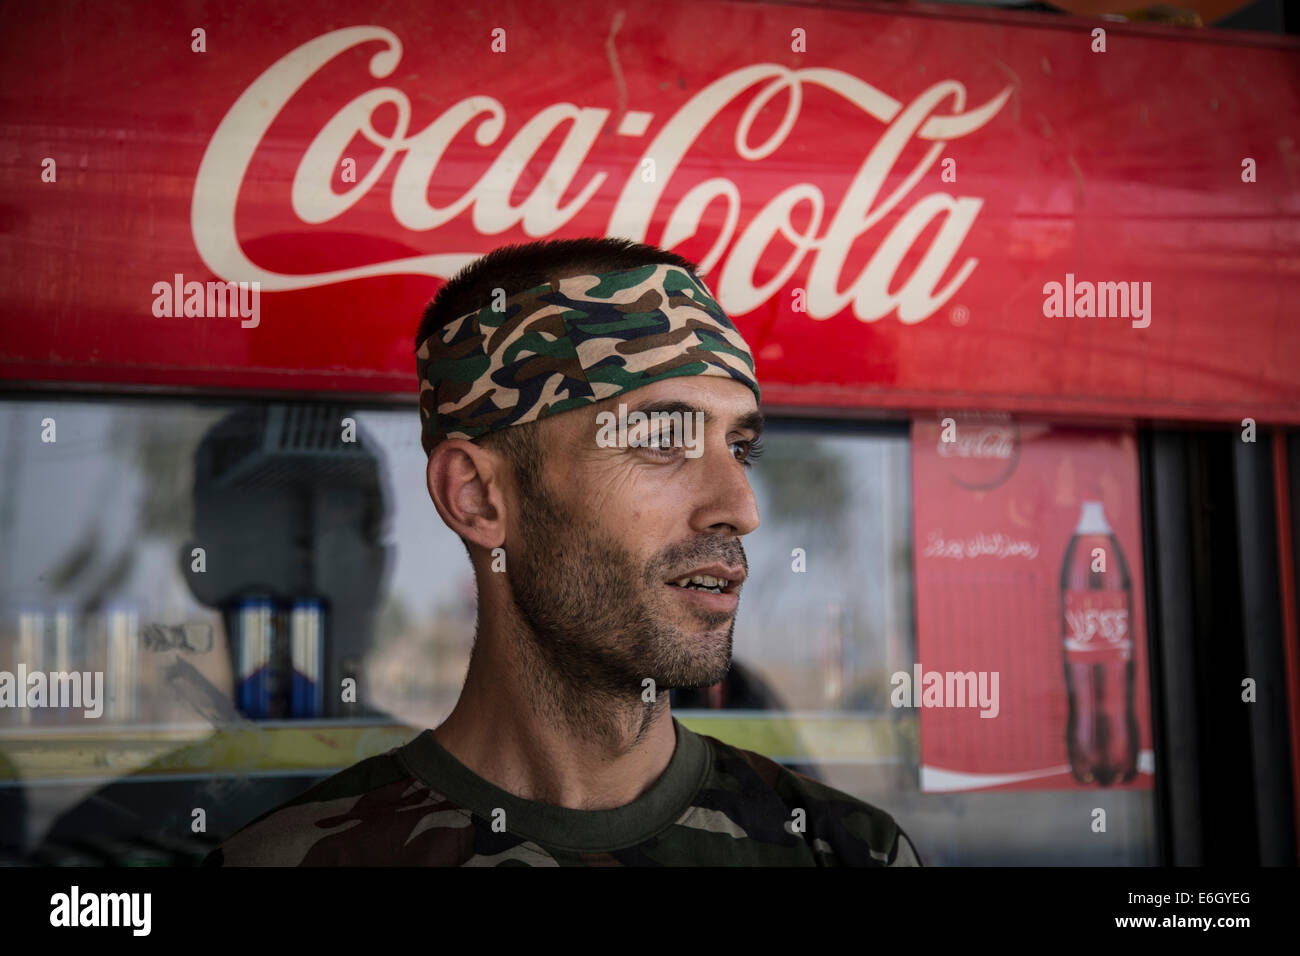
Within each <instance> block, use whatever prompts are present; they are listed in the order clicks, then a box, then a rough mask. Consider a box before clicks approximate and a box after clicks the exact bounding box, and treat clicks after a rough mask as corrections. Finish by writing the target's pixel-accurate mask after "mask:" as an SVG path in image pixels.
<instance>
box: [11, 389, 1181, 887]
mask: <svg viewBox="0 0 1300 956" xmlns="http://www.w3.org/2000/svg"><path fill="white" fill-rule="evenodd" d="M340 437H344V440H343V441H342V442H340V440H339V439H340ZM348 438H352V439H355V440H352V441H349V440H347V439H348ZM51 439H53V440H51ZM0 441H2V442H3V446H2V447H3V448H4V456H3V462H2V463H0V537H2V539H3V545H2V546H0V671H9V672H11V673H14V674H17V673H18V671H19V668H20V667H21V668H22V669H23V670H25V671H26V672H28V673H30V672H35V671H43V672H46V673H48V672H61V673H70V672H74V671H75V672H81V673H83V674H84V673H86V672H90V673H91V674H92V675H93V674H94V673H101V674H102V675H103V684H104V686H103V687H102V690H101V692H100V693H99V694H98V695H96V692H95V687H94V683H95V681H94V678H93V677H92V678H91V680H90V681H88V682H87V686H86V687H84V688H81V690H82V691H83V693H82V697H81V700H79V701H76V702H75V703H79V704H80V705H81V706H50V705H51V704H52V703H59V702H60V701H58V700H55V699H53V698H52V697H47V698H46V700H45V701H44V703H45V704H46V706H43V707H17V706H14V707H4V708H0V853H4V854H6V855H7V856H8V857H11V858H13V857H16V858H24V857H26V858H29V859H30V858H32V855H33V854H35V859H36V860H38V861H39V862H44V863H77V862H91V863H103V862H136V863H150V862H155V863H166V862H172V863H175V862H185V861H193V860H197V859H198V858H199V857H201V855H202V854H203V853H205V852H206V851H207V849H208V848H209V847H211V846H212V845H214V844H215V843H216V842H218V841H219V840H221V839H223V838H224V837H225V836H227V835H228V834H229V833H231V832H233V831H234V830H235V829H237V828H238V827H239V826H242V825H243V824H244V823H246V822H248V821H249V820H250V819H252V818H253V817H254V816H256V815H257V814H259V813H261V812H263V811H265V810H266V809H269V808H270V807H272V806H274V805H276V804H278V803H280V802H283V801H284V800H287V799H289V798H290V797H292V796H294V795H296V794H297V793H299V792H301V791H302V790H303V789H305V788H306V787H307V786H309V785H310V784H311V783H313V782H315V781H316V780H319V779H323V778H324V777H325V776H328V775H330V774H332V773H334V772H335V771H337V770H339V769H342V768H343V767H346V766H349V765H351V764H352V763H354V762H356V761H357V760H360V759H362V758H364V757H366V756H369V755H371V754H374V753H378V752H381V751H383V750H385V749H387V748H389V747H392V746H395V745H397V744H400V743H402V742H404V741H406V740H407V739H409V738H410V737H412V736H414V734H416V733H417V732H418V731H419V730H420V729H422V728H425V727H431V726H436V725H437V724H438V723H440V722H441V721H442V720H443V718H444V717H445V716H446V715H447V714H448V713H449V712H450V711H451V709H452V707H453V705H454V704H455V702H456V699H457V697H458V694H459V691H460V687H461V683H462V681H463V679H464V676H465V671H466V667H467V665H468V659H469V649H470V646H471V643H472V639H473V632H474V620H475V608H476V598H475V587H474V579H473V574H472V571H471V568H470V565H469V562H468V560H467V558H466V555H465V552H464V549H463V547H462V545H461V543H460V541H459V540H458V539H457V538H456V537H455V535H454V534H452V532H451V531H450V530H449V529H447V528H446V527H445V526H444V525H443V524H442V521H441V520H440V519H439V517H438V515H437V512H436V511H435V510H434V508H433V507H432V505H431V503H430V502H429V499H428V493H427V490H426V488H425V483H424V471H425V456H424V453H423V451H422V450H421V448H420V443H419V428H418V422H417V420H416V416H415V414H414V412H413V410H411V409H408V408H402V409H389V408H356V407H353V406H346V407H344V406H335V405H323V404H310V405H309V404H290V403H229V402H226V403H222V402H211V401H198V400H182V399H154V398H151V399H147V400H146V399H135V398H130V399H127V398H95V399H58V398H46V397H40V398H30V397H25V398H23V399H22V400H7V401H4V402H0ZM765 444H766V445H767V451H766V454H765V455H764V457H763V458H762V460H761V461H759V462H758V463H757V465H756V466H755V468H754V469H753V470H752V471H751V472H750V474H751V478H752V482H753V486H754V491H755V495H756V497H757V499H758V504H759V508H760V514H761V520H762V524H761V526H760V527H759V529H758V530H757V531H756V532H755V533H754V534H752V535H750V536H748V537H747V538H746V539H745V542H744V545H745V550H746V554H747V557H748V561H749V565H750V579H749V584H748V585H747V587H746V589H745V593H744V597H743V598H742V601H741V608H740V614H739V617H738V621H737V625H736V630H735V636H734V665H733V670H732V673H731V675H730V676H729V678H728V680H727V681H726V682H725V684H724V685H722V686H720V687H717V688H711V689H708V690H704V691H693V692H674V695H673V703H674V713H675V714H676V715H677V716H678V717H679V718H680V719H681V720H682V721H683V723H685V724H686V725H688V726H690V727H691V728H692V729H695V730H697V731H699V732H701V733H707V734H711V735H713V736H716V737H718V738H720V739H723V740H726V741H728V742H730V743H733V744H735V745H737V746H741V747H746V748H749V749H753V750H756V751H759V752H762V753H765V754H767V755H769V756H772V757H773V758H775V759H777V760H779V761H781V762H783V763H785V764H787V765H789V766H791V767H793V768H795V769H797V770H799V771H800V772H803V773H807V774H809V775H811V776H814V777H816V778H818V779H820V780H822V781H824V782H825V783H827V784H829V785H831V786H833V787H837V788H839V789H842V790H845V791H847V792H849V793H852V794H854V795H857V796H859V797H861V798H863V799H866V800H868V801H870V802H872V803H874V804H876V805H878V806H880V807H882V808H884V809H886V810H888V811H889V812H890V813H892V814H893V815H894V816H895V818H896V819H897V820H898V821H899V822H900V824H901V825H902V826H903V827H904V829H906V830H907V832H908V834H909V835H910V836H911V837H912V838H913V841H914V842H915V843H916V845H917V847H918V849H919V850H920V853H921V855H922V858H923V860H924V861H925V862H926V863H927V864H1021V863H1073V864H1079V863H1106V864H1135V863H1136V864H1142V863H1152V862H1155V859H1154V829H1153V821H1152V798H1151V793H1150V791H1124V792H1121V791H1115V792H1111V793H1109V794H1107V806H1108V808H1109V813H1110V829H1111V832H1113V833H1116V832H1117V831H1118V832H1117V836H1116V838H1113V839H1107V840H1101V839H1097V838H1096V835H1095V834H1093V833H1092V832H1091V831H1090V829H1089V826H1088V823H1089V817H1088V814H1089V811H1090V809H1091V808H1092V807H1093V806H1094V805H1095V804H1096V802H1097V797H1096V794H1095V793H1094V792H1091V791H1088V790H1078V791H1068V792H1067V791H1037V792H1015V793H1007V792H975V793H945V794H938V793H922V792H921V791H920V789H919V781H920V754H921V748H920V739H919V729H918V727H919V721H918V717H917V713H916V711H915V710H913V709H908V708H899V707H896V706H893V705H892V704H891V677H892V675H894V674H896V673H898V672H901V671H909V670H910V669H911V668H912V667H913V665H914V664H915V663H916V659H917V653H916V622H915V619H914V608H915V604H916V602H915V594H914V590H915V581H914V560H915V556H914V554H913V546H912V535H913V515H912V506H913V501H912V465H911V459H910V450H911V443H910V439H909V433H908V431H907V429H906V427H905V426H897V427H892V426H891V427H879V428H875V427H873V428H865V427H862V428H859V427H852V426H847V425H845V426H838V425H834V426H832V425H828V424H826V423H812V422H796V421H776V422H773V423H772V424H771V426H770V430H769V434H768V435H767V436H766V437H765ZM1131 557H1132V560H1135V561H1136V560H1140V556H1139V555H1132V556H1131ZM349 681H351V682H354V683H355V694H354V696H349V694H348V693H347V692H346V688H347V686H348V682H349ZM75 689H76V688H71V687H68V686H62V687H60V688H59V691H60V692H61V693H64V694H65V697H64V699H63V700H62V703H64V704H68V703H69V702H71V698H72V696H73V695H72V691H73V690H75ZM96 696H97V697H98V699H97V700H94V699H92V698H96ZM101 706H102V712H101V714H100V715H99V716H96V717H91V716H87V712H93V711H94V709H95V708H97V707H101ZM200 811H201V814H200ZM199 815H201V817H202V822H203V828H202V829H200V831H199V832H195V831H196V825H195V820H196V819H198V816H199Z"/></svg>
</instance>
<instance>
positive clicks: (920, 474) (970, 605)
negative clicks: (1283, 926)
mask: <svg viewBox="0 0 1300 956" xmlns="http://www.w3.org/2000/svg"><path fill="white" fill-rule="evenodd" d="M912 437H913V441H912V469H913V522H914V528H913V530H914V548H915V553H914V560H915V568H916V662H915V665H914V666H913V668H912V671H911V672H900V673H899V674H896V675H894V676H893V686H892V687H891V690H892V693H893V697H892V703H893V704H894V706H895V707H907V708H915V709H916V713H917V716H918V718H919V728H920V730H919V732H920V750H921V781H920V783H921V789H922V790H925V791H931V792H944V791H961V790H1061V789H1080V788H1094V789H1106V788H1110V789H1115V788H1125V789H1147V788H1150V787H1151V786H1152V782H1153V771H1154V757H1153V751H1152V743H1151V714H1150V698H1149V692H1148V686H1149V684H1148V681H1149V675H1148V669H1147V667H1148V665H1147V653H1146V650H1147V645H1146V616H1145V608H1144V602H1143V586H1144V584H1143V578H1142V540H1141V536H1140V524H1139V521H1140V514H1139V509H1138V461H1137V449H1136V441H1135V436H1134V432H1133V431H1132V430H1129V429H1119V430H1114V429H1097V428H1082V427H1077V428H1066V427H1059V426H1050V425H1045V424H1031V423H1025V422H1022V421H1018V420H1016V419H1014V418H1013V417H1012V416H1011V415H1008V414H1005V413H969V412H961V411H954V412H940V413H939V414H937V415H934V416H927V417H925V418H918V419H916V420H915V421H914V422H913V428H912Z"/></svg>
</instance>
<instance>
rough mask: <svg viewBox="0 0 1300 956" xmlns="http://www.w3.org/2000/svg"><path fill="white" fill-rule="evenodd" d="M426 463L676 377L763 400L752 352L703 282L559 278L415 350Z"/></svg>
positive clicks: (675, 277) (659, 272) (609, 275)
mask: <svg viewBox="0 0 1300 956" xmlns="http://www.w3.org/2000/svg"><path fill="white" fill-rule="evenodd" d="M415 370H416V374H417V375H418V376H419V378H420V427H421V441H422V443H423V445H424V451H425V454H428V453H430V452H431V451H432V450H433V446H434V445H436V444H437V443H438V442H440V441H441V440H442V439H443V438H478V437H479V436H480V435H484V434H486V433H488V432H493V431H498V430H500V429H502V428H508V427H510V426H511V425H522V424H523V423H525V422H531V421H535V420H536V419H539V418H544V417H546V416H547V415H556V414H558V413H560V412H566V411H569V410H570V409H574V408H580V407H582V406H584V405H592V404H595V403H596V402H599V401H603V400H604V399H607V398H611V397H613V396H615V395H621V394H622V393H624V392H630V391H632V390H633V389H636V388H641V387H643V386H645V385H650V384H652V383H654V382H660V381H663V380H664V379H668V378H675V377H677V376H679V375H713V376H720V377H724V378H732V379H735V380H736V381H738V382H740V383H741V384H743V385H746V386H748V387H749V388H750V389H752V390H753V392H754V399H755V400H758V399H759V391H758V382H757V380H756V379H755V377H754V358H753V356H752V355H750V352H749V346H747V345H746V344H745V340H744V339H743V338H741V336H740V333H739V332H737V331H736V327H735V326H734V325H732V324H731V320H730V319H728V318H727V315H726V313H725V312H723V311H722V307H721V306H720V305H718V303H717V302H716V301H715V300H714V298H713V294H712V293H711V292H709V290H708V288H707V287H706V286H705V285H704V282H703V281H702V280H701V279H699V278H698V277H697V276H695V275H692V274H691V273H690V272H688V271H686V270H685V269H682V268H679V267H677V266H673V265H666V264H657V265H646V266H639V267H637V268H635V269H624V270H622V271H620V272H606V273H603V274H601V275H581V276H572V277H569V278H565V279H560V280H559V281H557V282H554V283H550V284H548V285H540V286H537V287H535V288H532V289H528V290H526V291H524V292H520V293H517V294H515V295H512V296H510V297H509V298H507V299H506V300H505V307H504V309H503V310H502V311H494V310H493V308H492V305H491V304H489V305H486V306H484V307H483V308H481V309H479V310H477V311H475V312H470V313H469V314H467V315H463V316H461V317H460V318H458V319H456V320H454V321H453V322H450V323H448V324H447V326H446V327H445V328H442V329H440V330H438V331H437V332H435V333H433V334H432V335H430V336H429V337H428V338H427V339H425V340H424V342H422V343H421V345H420V348H419V349H418V350H417V351H416V353H415Z"/></svg>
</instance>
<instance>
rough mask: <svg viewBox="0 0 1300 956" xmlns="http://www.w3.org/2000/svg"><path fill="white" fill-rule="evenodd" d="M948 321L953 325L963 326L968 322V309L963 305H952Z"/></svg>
mask: <svg viewBox="0 0 1300 956" xmlns="http://www.w3.org/2000/svg"><path fill="white" fill-rule="evenodd" d="M948 321H949V322H951V323H952V324H953V325H965V324H966V323H967V322H969V321H970V309H968V308H966V306H964V305H954V306H953V307H952V311H951V312H949V313H948Z"/></svg>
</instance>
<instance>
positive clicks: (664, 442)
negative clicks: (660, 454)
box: [646, 425, 676, 449]
mask: <svg viewBox="0 0 1300 956" xmlns="http://www.w3.org/2000/svg"><path fill="white" fill-rule="evenodd" d="M674 444H676V443H675V442H674V441H673V428H672V426H671V425H665V426H664V427H663V428H661V429H659V431H657V432H656V433H655V434H653V435H651V436H650V437H649V438H648V439H646V447H647V448H656V449H666V448H672V447H673V445H674Z"/></svg>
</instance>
